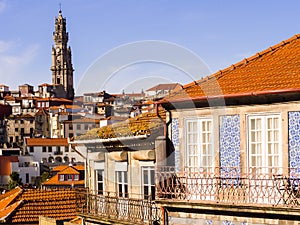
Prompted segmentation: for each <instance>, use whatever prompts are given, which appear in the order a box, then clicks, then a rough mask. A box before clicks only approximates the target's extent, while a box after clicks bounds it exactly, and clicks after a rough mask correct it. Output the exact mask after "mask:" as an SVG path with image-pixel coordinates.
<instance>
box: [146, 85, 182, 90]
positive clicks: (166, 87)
mask: <svg viewBox="0 0 300 225" xmlns="http://www.w3.org/2000/svg"><path fill="white" fill-rule="evenodd" d="M177 86H180V84H178V83H171V84H158V85H156V86H154V87H151V88H149V89H148V90H146V91H159V90H173V89H175V88H177Z"/></svg>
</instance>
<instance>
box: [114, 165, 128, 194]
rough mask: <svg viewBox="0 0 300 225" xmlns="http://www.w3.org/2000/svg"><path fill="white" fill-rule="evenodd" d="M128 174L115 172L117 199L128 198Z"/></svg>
mask: <svg viewBox="0 0 300 225" xmlns="http://www.w3.org/2000/svg"><path fill="white" fill-rule="evenodd" d="M127 176H128V173H127V171H116V188H117V193H118V196H119V197H126V198H127V197H128V177H127Z"/></svg>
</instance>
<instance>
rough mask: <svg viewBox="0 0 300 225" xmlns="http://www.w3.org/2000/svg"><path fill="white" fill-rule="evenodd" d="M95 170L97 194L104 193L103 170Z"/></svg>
mask: <svg viewBox="0 0 300 225" xmlns="http://www.w3.org/2000/svg"><path fill="white" fill-rule="evenodd" d="M96 172H97V191H98V194H104V193H103V192H104V170H103V169H102V170H96Z"/></svg>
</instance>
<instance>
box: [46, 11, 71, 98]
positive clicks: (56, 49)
mask: <svg viewBox="0 0 300 225" xmlns="http://www.w3.org/2000/svg"><path fill="white" fill-rule="evenodd" d="M53 40H54V46H52V66H51V71H52V83H53V84H55V85H62V86H63V87H64V90H65V92H66V96H65V97H66V98H68V99H73V98H74V87H73V71H74V69H73V65H72V53H71V48H70V47H68V40H69V35H68V32H67V31H66V19H65V18H63V16H62V12H61V10H60V11H59V14H58V17H57V18H55V31H54V32H53Z"/></svg>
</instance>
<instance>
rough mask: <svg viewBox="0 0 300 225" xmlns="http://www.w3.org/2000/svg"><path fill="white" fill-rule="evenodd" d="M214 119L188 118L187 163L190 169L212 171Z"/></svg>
mask: <svg viewBox="0 0 300 225" xmlns="http://www.w3.org/2000/svg"><path fill="white" fill-rule="evenodd" d="M212 134H213V131H212V120H211V119H207V118H199V119H187V120H186V155H185V165H186V167H187V168H188V169H189V171H198V170H203V171H211V170H212V168H213V166H214V160H213V155H214V153H213V146H212V145H213V140H212Z"/></svg>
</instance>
